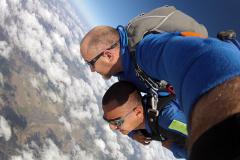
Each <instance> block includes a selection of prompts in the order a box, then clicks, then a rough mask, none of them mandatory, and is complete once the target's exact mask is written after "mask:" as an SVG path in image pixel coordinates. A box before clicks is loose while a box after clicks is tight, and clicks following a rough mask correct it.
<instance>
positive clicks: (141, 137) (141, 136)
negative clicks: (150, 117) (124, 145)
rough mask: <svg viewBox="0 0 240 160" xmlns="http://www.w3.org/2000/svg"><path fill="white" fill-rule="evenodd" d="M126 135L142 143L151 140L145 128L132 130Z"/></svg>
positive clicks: (145, 143)
mask: <svg viewBox="0 0 240 160" xmlns="http://www.w3.org/2000/svg"><path fill="white" fill-rule="evenodd" d="M128 136H129V137H130V138H132V139H133V140H135V141H137V142H139V143H141V144H143V145H149V144H150V142H151V137H150V136H148V133H147V131H146V130H145V129H139V130H133V131H131V132H129V133H128Z"/></svg>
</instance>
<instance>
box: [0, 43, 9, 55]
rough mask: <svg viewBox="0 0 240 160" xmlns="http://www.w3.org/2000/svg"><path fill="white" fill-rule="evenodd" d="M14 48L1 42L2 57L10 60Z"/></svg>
mask: <svg viewBox="0 0 240 160" xmlns="http://www.w3.org/2000/svg"><path fill="white" fill-rule="evenodd" d="M11 50H12V48H11V47H10V45H9V44H8V43H7V42H6V41H0V56H3V57H4V58H6V59H8V58H9V57H10V52H11Z"/></svg>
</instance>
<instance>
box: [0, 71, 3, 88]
mask: <svg viewBox="0 0 240 160" xmlns="http://www.w3.org/2000/svg"><path fill="white" fill-rule="evenodd" d="M3 85H4V79H3V74H2V73H1V72H0V86H3Z"/></svg>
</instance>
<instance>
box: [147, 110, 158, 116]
mask: <svg viewBox="0 0 240 160" xmlns="http://www.w3.org/2000/svg"><path fill="white" fill-rule="evenodd" d="M150 112H151V114H153V115H155V117H157V116H158V114H159V111H158V110H156V109H152V108H149V109H148V113H150Z"/></svg>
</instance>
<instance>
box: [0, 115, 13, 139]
mask: <svg viewBox="0 0 240 160" xmlns="http://www.w3.org/2000/svg"><path fill="white" fill-rule="evenodd" d="M11 136H12V131H11V127H10V126H9V124H8V122H7V120H6V119H5V118H4V117H2V116H0V137H4V139H5V141H8V140H10V138H11Z"/></svg>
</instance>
